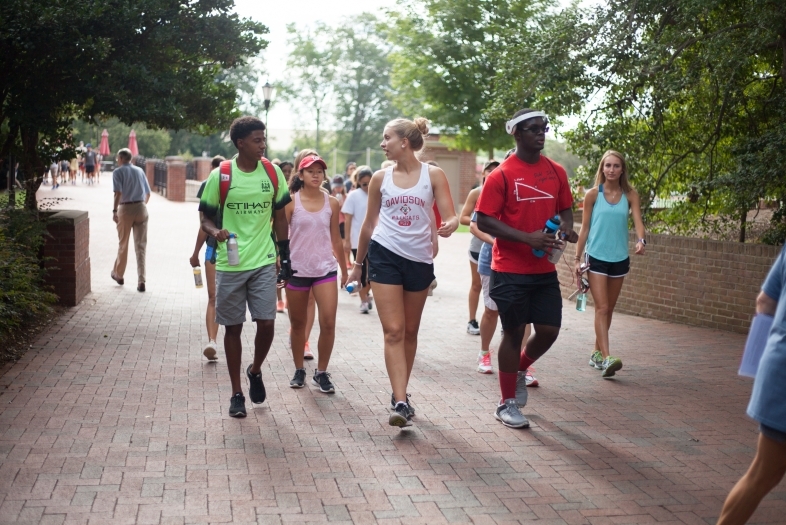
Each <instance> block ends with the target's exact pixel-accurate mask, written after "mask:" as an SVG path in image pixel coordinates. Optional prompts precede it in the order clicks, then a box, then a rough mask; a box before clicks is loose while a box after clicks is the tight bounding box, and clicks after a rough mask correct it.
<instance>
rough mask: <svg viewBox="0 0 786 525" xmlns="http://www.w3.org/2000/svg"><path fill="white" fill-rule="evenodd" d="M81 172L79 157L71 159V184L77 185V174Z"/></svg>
mask: <svg viewBox="0 0 786 525" xmlns="http://www.w3.org/2000/svg"><path fill="white" fill-rule="evenodd" d="M78 172H79V159H77V158H76V157H74V158H73V159H71V163H70V165H69V170H68V176H69V178H70V179H71V185H72V186H76V175H77V173H78Z"/></svg>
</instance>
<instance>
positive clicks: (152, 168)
mask: <svg viewBox="0 0 786 525" xmlns="http://www.w3.org/2000/svg"><path fill="white" fill-rule="evenodd" d="M145 175H146V176H147V183H148V184H149V185H150V191H156V159H147V160H146V161H145Z"/></svg>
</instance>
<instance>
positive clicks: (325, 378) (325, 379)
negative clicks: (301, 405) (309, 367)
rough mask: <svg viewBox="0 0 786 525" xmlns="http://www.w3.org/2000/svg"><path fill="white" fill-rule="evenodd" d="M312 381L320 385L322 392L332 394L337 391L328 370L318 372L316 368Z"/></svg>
mask: <svg viewBox="0 0 786 525" xmlns="http://www.w3.org/2000/svg"><path fill="white" fill-rule="evenodd" d="M311 382H312V383H314V384H315V385H316V386H318V387H319V391H320V392H323V393H325V394H332V393H333V392H335V391H336V389H335V387H334V386H333V383H331V382H330V374H328V373H327V372H322V373H321V374H318V373H317V371H316V370H314V377H313V378H312V379H311Z"/></svg>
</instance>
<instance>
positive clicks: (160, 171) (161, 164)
mask: <svg viewBox="0 0 786 525" xmlns="http://www.w3.org/2000/svg"><path fill="white" fill-rule="evenodd" d="M153 181H154V182H153V184H154V186H155V187H156V191H157V192H158V193H160V194H161V195H163V196H164V197H166V181H167V167H166V162H165V161H163V160H158V159H156V167H155V176H154V178H153Z"/></svg>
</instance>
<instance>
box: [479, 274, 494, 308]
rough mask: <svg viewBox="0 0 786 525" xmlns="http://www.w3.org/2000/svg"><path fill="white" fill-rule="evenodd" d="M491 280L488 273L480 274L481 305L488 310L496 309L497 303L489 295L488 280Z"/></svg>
mask: <svg viewBox="0 0 786 525" xmlns="http://www.w3.org/2000/svg"><path fill="white" fill-rule="evenodd" d="M490 280H491V276H490V275H481V276H480V284H481V286H482V287H483V306H485V307H486V308H488V309H489V310H493V311H495V312H496V311H497V303H495V302H494V299H492V298H491V296H490V295H489V281H490Z"/></svg>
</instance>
